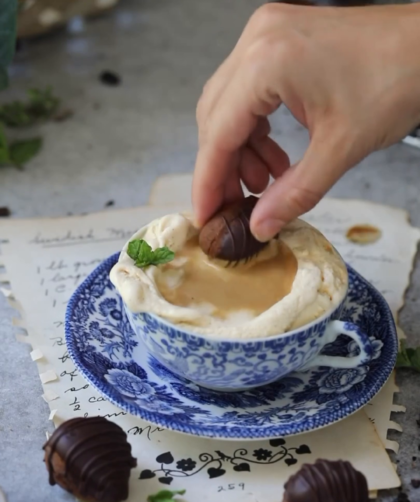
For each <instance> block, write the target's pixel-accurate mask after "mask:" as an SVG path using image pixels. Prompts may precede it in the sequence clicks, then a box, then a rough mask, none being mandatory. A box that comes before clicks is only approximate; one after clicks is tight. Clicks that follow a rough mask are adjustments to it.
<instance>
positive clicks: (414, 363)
mask: <svg viewBox="0 0 420 502" xmlns="http://www.w3.org/2000/svg"><path fill="white" fill-rule="evenodd" d="M397 368H412V369H413V370H415V371H420V347H417V348H416V349H412V348H407V347H406V345H405V340H401V346H400V351H399V352H398V356H397Z"/></svg>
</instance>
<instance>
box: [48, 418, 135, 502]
mask: <svg viewBox="0 0 420 502" xmlns="http://www.w3.org/2000/svg"><path fill="white" fill-rule="evenodd" d="M43 449H44V450H45V464H46V466H47V469H48V472H49V476H50V478H49V481H50V484H51V485H55V484H56V483H57V484H59V485H60V486H61V487H62V488H64V489H65V490H67V491H69V492H70V493H72V494H73V495H75V496H76V497H77V498H79V499H82V500H84V501H86V502H120V501H122V500H126V499H127V498H128V481H129V478H130V470H131V469H132V468H133V467H136V465H137V461H136V459H135V458H133V457H132V456H131V445H130V443H129V442H128V441H127V435H126V433H125V432H124V431H123V430H122V429H121V427H119V426H118V425H117V424H115V423H114V422H111V421H109V420H107V419H105V418H102V417H89V418H73V419H72V420H68V421H67V422H64V423H63V424H61V425H60V427H58V428H57V429H56V430H55V431H54V433H53V435H52V436H51V437H50V439H49V440H48V441H47V442H46V443H45V445H44V447H43Z"/></svg>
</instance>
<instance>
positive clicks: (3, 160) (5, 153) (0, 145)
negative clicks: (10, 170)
mask: <svg viewBox="0 0 420 502" xmlns="http://www.w3.org/2000/svg"><path fill="white" fill-rule="evenodd" d="M10 163H11V162H10V152H9V144H8V142H7V138H6V135H5V134H4V130H3V128H2V127H1V126H0V165H10Z"/></svg>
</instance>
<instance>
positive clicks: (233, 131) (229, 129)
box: [192, 70, 279, 225]
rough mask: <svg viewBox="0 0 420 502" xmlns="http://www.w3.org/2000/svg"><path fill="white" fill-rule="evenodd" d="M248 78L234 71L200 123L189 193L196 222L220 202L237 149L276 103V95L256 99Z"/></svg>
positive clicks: (236, 165) (235, 163) (236, 164)
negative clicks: (193, 172)
mask: <svg viewBox="0 0 420 502" xmlns="http://www.w3.org/2000/svg"><path fill="white" fill-rule="evenodd" d="M254 75H255V74H254ZM251 80H252V79H251V78H249V75H248V72H246V71H244V70H242V71H237V72H236V74H235V76H234V77H233V78H232V79H231V81H230V82H229V84H228V86H227V88H226V89H225V90H224V92H223V94H222V95H221V96H220V98H219V100H218V102H217V105H216V106H215V108H214V109H213V110H212V112H211V114H210V116H209V117H207V119H206V120H205V122H204V124H202V130H201V132H200V149H199V152H198V155H197V161H196V166H195V175H194V180H193V195H192V200H193V207H194V211H195V215H196V220H197V223H198V224H199V225H203V224H204V223H205V222H206V221H207V220H208V219H209V218H210V217H211V216H212V215H213V214H214V212H215V211H216V210H217V208H218V207H219V206H220V205H221V203H222V202H223V195H224V193H223V186H224V183H225V182H226V180H227V179H228V176H229V172H230V171H232V170H234V169H239V160H240V151H241V150H242V148H243V147H244V146H245V145H246V144H247V142H248V140H249V138H250V136H251V134H252V132H253V131H254V130H255V129H256V127H257V125H258V122H259V118H260V117H261V116H267V115H268V114H269V113H271V112H272V111H274V110H275V109H276V108H277V107H278V106H279V100H278V98H275V99H272V100H271V101H270V100H269V99H267V100H266V99H264V98H259V97H258V95H256V93H255V88H256V87H255V85H254V83H253V82H252V81H251ZM270 98H272V97H271V96H270Z"/></svg>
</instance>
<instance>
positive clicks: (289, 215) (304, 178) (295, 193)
mask: <svg viewBox="0 0 420 502" xmlns="http://www.w3.org/2000/svg"><path fill="white" fill-rule="evenodd" d="M355 161H356V159H354V158H352V155H351V152H350V151H348V150H347V148H346V146H345V142H344V141H342V142H341V141H339V140H338V138H336V139H333V140H331V139H329V137H328V134H325V135H318V136H314V137H313V139H312V141H311V143H310V145H309V148H308V150H307V151H306V153H305V155H304V157H303V159H302V160H301V161H300V162H299V163H298V164H297V165H295V166H294V167H292V168H291V169H288V170H287V171H286V172H285V174H284V175H283V176H281V177H280V178H278V179H277V180H276V181H275V183H273V185H271V186H270V187H269V188H268V190H267V191H266V192H265V193H264V194H263V196H262V197H261V199H260V200H259V202H258V204H257V206H256V207H255V209H254V212H253V214H252V218H251V231H252V233H253V234H254V235H255V237H256V238H257V239H258V240H260V241H267V240H269V239H271V238H272V237H273V236H274V235H276V234H277V233H278V232H279V231H280V230H281V229H282V228H283V227H284V225H286V224H287V223H289V222H290V221H292V220H293V219H295V218H297V217H299V216H301V215H302V214H304V213H306V212H307V211H309V210H310V209H312V208H313V207H314V206H315V205H316V204H317V203H318V202H319V201H320V200H321V198H322V197H323V196H324V195H325V194H326V193H327V191H328V190H329V189H330V188H331V187H332V186H333V185H334V183H335V182H336V181H337V180H338V179H339V178H340V177H341V176H342V175H343V174H344V173H345V172H346V171H347V170H348V169H349V168H350V167H352V166H353V165H354V164H355Z"/></svg>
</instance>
